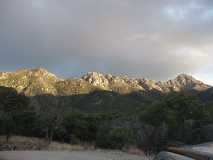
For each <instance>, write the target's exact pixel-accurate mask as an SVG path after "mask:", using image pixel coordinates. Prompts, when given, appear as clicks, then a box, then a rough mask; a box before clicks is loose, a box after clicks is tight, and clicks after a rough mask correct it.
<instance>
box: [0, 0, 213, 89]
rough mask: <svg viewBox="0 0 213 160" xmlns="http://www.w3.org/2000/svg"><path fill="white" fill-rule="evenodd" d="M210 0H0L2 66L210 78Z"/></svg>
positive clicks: (63, 74) (212, 43) (73, 73)
mask: <svg viewBox="0 0 213 160" xmlns="http://www.w3.org/2000/svg"><path fill="white" fill-rule="evenodd" d="M212 51H213V0H0V56H1V58H0V70H1V71H11V70H17V69H20V68H37V67H42V68H46V69H47V70H49V71H50V72H53V73H55V74H56V75H59V76H61V77H71V76H80V75H82V74H85V73H86V72H89V71H97V72H103V73H111V74H125V75H128V76H132V77H146V78H149V79H155V80H167V79H170V78H174V77H175V76H176V75H178V74H180V73H186V74H191V75H193V76H195V77H196V78H198V79H200V80H203V81H204V82H206V83H208V84H212V85H213V74H212V70H213V63H212V62H213V61H212V60H213V53H212Z"/></svg>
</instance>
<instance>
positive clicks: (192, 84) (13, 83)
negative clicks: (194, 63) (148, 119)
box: [0, 68, 211, 96]
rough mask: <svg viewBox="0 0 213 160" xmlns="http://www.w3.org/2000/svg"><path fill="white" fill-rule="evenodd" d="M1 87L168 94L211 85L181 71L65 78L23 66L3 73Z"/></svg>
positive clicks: (28, 93) (27, 90) (54, 91)
mask: <svg viewBox="0 0 213 160" xmlns="http://www.w3.org/2000/svg"><path fill="white" fill-rule="evenodd" d="M0 86H4V87H10V88H14V89H15V90H16V91H17V92H18V93H22V94H24V95H26V96H36V95H43V94H50V95H56V96H69V95H79V94H88V93H91V92H93V91H96V90H98V91H109V92H115V93H119V94H130V93H133V92H138V93H149V92H157V93H159V94H166V93H171V92H182V91H205V90H208V89H210V88H211V86H210V85H207V84H205V83H203V82H201V81H199V80H196V79H195V78H193V77H192V76H190V75H186V74H180V75H178V76H177V77H176V78H175V79H172V80H168V81H155V80H148V79H146V78H129V77H128V76H115V75H111V74H102V73H98V72H89V73H87V74H85V75H83V76H82V77H81V78H68V79H61V78H58V77H57V76H56V75H54V74H52V73H50V72H48V71H47V70H46V69H43V68H37V69H21V70H17V71H15V72H0Z"/></svg>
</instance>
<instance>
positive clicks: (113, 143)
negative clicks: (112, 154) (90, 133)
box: [96, 126, 135, 149]
mask: <svg viewBox="0 0 213 160" xmlns="http://www.w3.org/2000/svg"><path fill="white" fill-rule="evenodd" d="M134 140H135V134H134V132H133V130H132V129H128V128H111V127H108V126H104V127H102V128H101V129H100V130H99V131H98V134H97V139H96V146H97V147H101V148H110V149H122V148H123V147H125V146H128V145H131V144H134V143H135V141H134Z"/></svg>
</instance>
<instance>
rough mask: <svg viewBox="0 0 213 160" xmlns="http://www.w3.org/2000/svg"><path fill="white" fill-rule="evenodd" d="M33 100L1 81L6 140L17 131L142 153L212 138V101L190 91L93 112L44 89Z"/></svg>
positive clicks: (0, 118)
mask: <svg viewBox="0 0 213 160" xmlns="http://www.w3.org/2000/svg"><path fill="white" fill-rule="evenodd" d="M100 94H101V93H100ZM44 99H45V100H44ZM37 100H38V101H39V103H38V101H33V100H32V99H31V98H30V97H26V96H24V95H20V94H18V93H17V92H16V91H15V90H13V89H11V88H6V87H1V88H0V134H1V135H6V137H7V140H9V138H10V137H11V136H12V135H23V136H34V137H42V138H46V139H47V140H48V141H49V143H51V141H52V140H57V141H61V142H67V143H71V144H78V143H79V144H81V143H85V142H86V143H91V144H94V145H95V146H96V147H100V148H111V149H122V148H124V147H129V146H135V147H139V148H142V149H143V150H144V151H146V152H147V153H148V152H152V151H159V150H161V149H163V148H164V147H166V146H167V145H169V144H179V143H182V144H196V143H201V142H204V141H208V140H213V136H211V134H209V132H210V133H212V131H213V127H212V126H211V124H213V105H212V103H203V102H202V101H201V100H199V98H198V97H196V96H189V95H184V94H172V95H168V96H166V97H164V98H161V99H160V100H159V101H153V103H149V104H146V105H145V106H143V107H141V108H139V109H137V111H131V112H123V111H121V112H119V111H117V112H100V111H99V112H93V113H88V112H86V111H85V112H84V111H80V110H79V111H78V110H72V109H67V108H64V107H62V105H60V103H55V102H53V99H52V98H51V99H49V96H48V95H43V96H42V95H41V96H39V97H38V98H37ZM128 105H130V104H128ZM35 106H36V107H35ZM71 107H72V106H70V108H71ZM115 107H116V106H115ZM132 108H133V109H135V108H134V106H133V107H132Z"/></svg>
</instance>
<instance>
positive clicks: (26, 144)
mask: <svg viewBox="0 0 213 160" xmlns="http://www.w3.org/2000/svg"><path fill="white" fill-rule="evenodd" d="M14 149H15V150H47V151H74V150H77V151H79V150H94V146H92V145H88V144H82V145H71V144H66V143H59V142H52V143H51V144H49V143H48V142H47V141H46V140H45V139H40V138H34V137H22V136H12V137H11V138H10V139H9V142H7V141H6V137H5V136H0V150H14Z"/></svg>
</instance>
